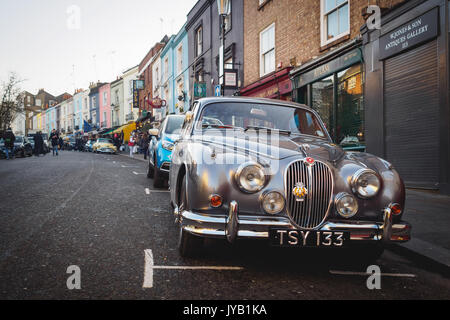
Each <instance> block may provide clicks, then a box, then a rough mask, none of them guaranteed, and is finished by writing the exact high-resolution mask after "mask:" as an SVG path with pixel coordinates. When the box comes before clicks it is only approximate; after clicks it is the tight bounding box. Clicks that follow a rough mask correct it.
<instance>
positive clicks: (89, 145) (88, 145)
mask: <svg viewBox="0 0 450 320" xmlns="http://www.w3.org/2000/svg"><path fill="white" fill-rule="evenodd" d="M93 146H94V141H93V140H88V141H87V142H86V144H85V145H84V151H85V152H92V147H93Z"/></svg>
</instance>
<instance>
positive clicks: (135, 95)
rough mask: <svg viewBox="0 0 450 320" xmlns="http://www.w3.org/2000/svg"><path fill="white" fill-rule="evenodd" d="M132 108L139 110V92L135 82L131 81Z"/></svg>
mask: <svg viewBox="0 0 450 320" xmlns="http://www.w3.org/2000/svg"><path fill="white" fill-rule="evenodd" d="M133 108H134V109H139V90H138V88H137V84H136V81H133Z"/></svg>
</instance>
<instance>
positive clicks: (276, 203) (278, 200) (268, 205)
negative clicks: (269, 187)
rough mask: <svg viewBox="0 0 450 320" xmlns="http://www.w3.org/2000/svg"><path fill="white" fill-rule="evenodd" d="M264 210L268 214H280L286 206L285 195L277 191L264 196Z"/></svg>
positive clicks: (262, 201) (262, 200)
mask: <svg viewBox="0 0 450 320" xmlns="http://www.w3.org/2000/svg"><path fill="white" fill-rule="evenodd" d="M261 205H262V208H263V210H264V211H265V212H266V213H268V214H278V213H280V212H281V211H283V210H284V207H285V206H286V202H285V199H284V197H283V195H282V194H281V193H279V192H277V191H269V192H266V193H264V194H263V196H262V198H261Z"/></svg>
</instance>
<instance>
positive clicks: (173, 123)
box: [165, 116, 184, 134]
mask: <svg viewBox="0 0 450 320" xmlns="http://www.w3.org/2000/svg"><path fill="white" fill-rule="evenodd" d="M183 122H184V116H174V117H169V119H167V126H166V130H165V133H166V134H180V131H181V126H182V125H183Z"/></svg>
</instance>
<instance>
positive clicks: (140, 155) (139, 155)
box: [117, 152, 148, 162]
mask: <svg viewBox="0 0 450 320" xmlns="http://www.w3.org/2000/svg"><path fill="white" fill-rule="evenodd" d="M117 154H118V155H119V156H122V157H127V158H128V159H134V160H139V161H143V162H148V160H145V159H144V155H143V154H134V155H133V158H131V157H130V153H129V152H118V153H117Z"/></svg>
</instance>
